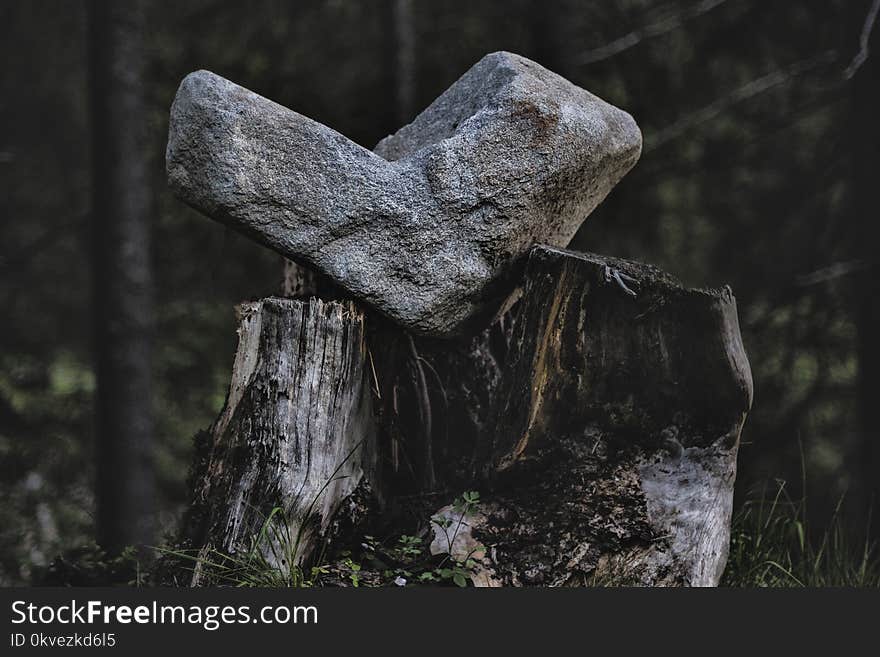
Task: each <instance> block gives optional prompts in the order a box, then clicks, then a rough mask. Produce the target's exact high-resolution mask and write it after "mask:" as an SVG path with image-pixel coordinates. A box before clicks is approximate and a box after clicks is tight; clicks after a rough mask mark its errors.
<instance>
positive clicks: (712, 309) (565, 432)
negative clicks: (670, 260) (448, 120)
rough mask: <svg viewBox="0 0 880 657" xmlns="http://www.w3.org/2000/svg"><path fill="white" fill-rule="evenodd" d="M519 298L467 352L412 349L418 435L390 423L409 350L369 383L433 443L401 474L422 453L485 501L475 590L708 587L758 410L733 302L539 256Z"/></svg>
mask: <svg viewBox="0 0 880 657" xmlns="http://www.w3.org/2000/svg"><path fill="white" fill-rule="evenodd" d="M618 279H619V281H618ZM512 299H513V300H516V301H512V307H511V308H510V310H509V311H508V312H506V313H505V314H504V315H503V316H502V317H501V318H500V319H499V320H498V321H496V323H495V324H494V325H493V326H492V327H490V328H489V329H487V330H486V331H485V332H483V333H482V334H481V335H479V336H477V337H475V338H474V339H473V340H471V341H469V342H467V343H462V344H460V345H458V346H457V347H455V348H452V347H451V345H450V344H449V343H443V342H439V341H430V340H424V339H423V340H417V341H416V343H415V351H416V352H417V353H418V358H419V360H420V361H421V362H422V367H423V369H424V370H426V371H429V372H430V373H431V376H430V379H429V380H430V382H431V383H430V384H429V390H428V393H427V394H425V393H418V394H416V393H415V392H410V393H409V395H410V398H411V399H417V398H418V397H420V396H421V397H427V399H428V401H427V402H422V406H423V407H428V408H433V409H434V413H433V417H434V422H433V423H432V429H431V430H430V431H429V432H428V435H425V430H424V426H423V424H422V423H420V418H421V415H422V414H421V413H416V414H413V413H409V414H406V413H401V412H399V408H400V407H403V408H407V407H409V405H408V404H401V403H400V402H399V398H400V395H401V392H400V391H406V390H413V389H414V388H415V387H414V386H413V385H412V384H411V383H410V384H409V386H408V385H407V382H408V381H412V375H411V374H410V373H407V372H406V370H405V369H404V368H402V367H400V366H399V365H398V366H396V368H395V366H394V365H393V363H394V362H395V355H394V354H396V358H397V359H398V361H397V362H398V363H399V362H400V360H401V359H403V358H405V353H406V349H404V348H402V347H400V346H398V347H397V348H396V349H392V356H390V357H388V358H386V359H385V360H384V361H382V366H381V367H380V368H379V371H380V376H379V380H380V382H383V387H382V391H383V395H382V399H383V403H384V405H385V407H386V408H385V415H386V417H392V418H394V419H395V420H396V424H395V425H394V429H395V432H396V434H397V435H399V436H402V437H403V438H401V439H400V440H399V442H401V443H402V444H405V445H420V444H421V443H422V442H423V441H425V440H427V441H429V442H430V443H432V444H431V446H430V447H429V448H424V447H416V448H415V450H414V451H415V457H414V458H410V459H398V461H399V462H400V463H407V462H412V461H415V462H419V454H420V453H422V452H423V451H425V450H426V449H427V450H428V451H429V452H431V453H433V454H434V455H435V461H438V462H439V463H441V464H442V465H441V467H439V468H438V472H437V474H438V487H439V488H450V489H453V490H463V489H465V488H478V489H480V490H482V491H485V490H486V489H490V490H492V491H493V492H492V493H491V494H490V495H488V496H487V495H486V494H484V495H483V500H484V502H485V503H484V504H483V506H482V507H481V508H480V509H477V510H476V511H475V515H474V517H472V518H468V519H466V522H465V523H464V526H465V528H466V533H467V534H471V533H472V534H473V535H474V536H475V537H476V538H475V540H476V541H477V542H482V543H483V544H484V545H485V546H486V547H487V548H491V550H489V552H487V557H486V558H487V561H486V563H485V564H484V565H485V568H484V569H482V571H481V572H480V573H478V574H477V576H475V578H474V581H475V583H477V584H480V585H485V584H486V582H487V580H486V577H485V573H486V572H487V571H491V572H494V573H495V576H494V577H493V578H492V579H491V583H492V584H493V585H494V584H496V583H499V582H500V583H505V584H543V585H561V584H565V585H576V584H584V583H593V584H603V583H612V582H614V583H629V584H644V585H660V584H667V585H715V584H717V583H718V581H719V580H720V577H721V574H722V573H723V569H724V565H725V563H726V559H727V549H728V542H729V532H730V516H731V508H732V499H733V484H734V478H735V473H736V454H737V448H738V444H739V435H740V429H741V427H742V424H743V422H744V420H745V417H746V413H747V412H748V410H749V408H750V406H751V400H752V380H751V372H750V369H749V365H748V360H747V358H746V355H745V352H744V350H743V346H742V342H741V338H740V333H739V326H738V319H737V314H736V302H735V299H734V298H733V295H732V293H731V292H730V290H729V289H728V288H725V289H722V290H688V289H685V288H683V287H682V286H681V285H680V284H679V283H678V282H677V281H675V280H674V279H673V278H672V277H670V276H668V275H666V274H664V273H663V272H661V271H659V270H657V269H656V268H653V267H648V266H644V265H640V264H636V263H631V262H626V261H623V260H618V259H615V258H608V257H603V256H598V255H594V254H579V253H572V252H567V251H562V250H559V249H552V248H548V247H537V248H535V249H534V250H533V251H532V252H531V254H530V257H529V259H528V263H527V265H526V269H525V273H524V275H523V285H522V286H521V288H520V289H519V290H517V291H516V292H515V293H514V295H512ZM383 338H384V340H385V344H389V343H393V342H394V341H393V340H389V339H388V336H387V334H386V335H384V336H383ZM402 342H403V340H402V339H399V340H398V343H402ZM378 351H380V349H379V348H378V347H377V348H376V349H374V352H378ZM389 361H390V362H391V363H392V365H389V363H388V362H389ZM383 367H384V368H386V369H384V370H383ZM388 370H390V371H392V372H395V371H396V372H397V375H396V376H392V377H387V376H383V373H384V372H387V371H388ZM394 393H396V394H397V397H395V396H394ZM395 399H397V400H398V402H397V404H396V408H388V407H389V406H390V405H391V403H392V400H395ZM386 429H387V423H386ZM438 455H439V456H438ZM421 462H424V459H422V461H421ZM398 467H399V469H400V470H402V469H403V465H400V466H398ZM481 479H482V483H480V481H481ZM450 513H452V511H451V509H449V508H444V509H441V511H440V515H447V516H448V515H449V514H450ZM451 520H453V521H454V522H453V524H457V522H458V517H455V518H451ZM435 531H437V528H435ZM437 538H439V536H438V537H437ZM462 540H463V542H464V544H466V545H471V541H470V540H469V538H468V537H467V536H463V537H462ZM435 542H437V541H435ZM439 543H440V544H441V545H442V543H443V541H442V540H440V541H439Z"/></svg>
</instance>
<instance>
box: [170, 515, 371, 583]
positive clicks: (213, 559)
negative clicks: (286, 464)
mask: <svg viewBox="0 0 880 657" xmlns="http://www.w3.org/2000/svg"><path fill="white" fill-rule="evenodd" d="M301 545H302V530H301V529H300V530H298V531H297V532H291V529H290V525H289V523H288V522H287V520H286V518H285V515H284V511H283V509H281V508H278V507H276V508H274V509H272V511H271V512H270V513H269V515H268V517H267V518H266V519H265V521H264V522H263V524H262V526H261V527H260V531H259V532H258V533H257V534H256V535H254V536H252V537H251V542H250V546H249V547H248V549H247V550H244V551H241V552H236V553H233V554H228V553H226V552H222V551H220V550H216V549H213V548H212V549H207V550H178V549H166V548H158V551H159V552H160V553H161V554H162V555H164V556H165V557H166V558H170V559H172V560H176V561H178V562H179V563H180V564H181V568H182V569H183V570H185V571H187V572H188V573H190V574H191V575H195V574H198V576H199V578H200V581H201V582H203V583H204V584H213V585H225V586H236V587H272V588H286V587H290V588H303V587H309V586H312V585H313V584H314V582H315V580H316V579H317V578H319V577H320V576H321V575H322V574H323V573H324V572H325V569H324V568H322V567H321V566H314V567H312V568H310V569H308V570H306V569H304V568H303V566H302V565H301V563H300V561H301V556H302V555H301V554H300V547H301ZM353 581H354V580H353ZM355 586H357V584H355Z"/></svg>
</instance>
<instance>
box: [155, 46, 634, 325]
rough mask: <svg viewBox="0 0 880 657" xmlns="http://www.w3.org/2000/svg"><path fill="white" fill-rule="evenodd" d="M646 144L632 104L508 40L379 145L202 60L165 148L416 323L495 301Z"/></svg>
mask: <svg viewBox="0 0 880 657" xmlns="http://www.w3.org/2000/svg"><path fill="white" fill-rule="evenodd" d="M640 152H641V133H640V131H639V129H638V127H637V126H636V124H635V122H634V121H633V119H632V117H631V116H630V115H629V114H627V113H626V112H623V111H621V110H619V109H617V108H615V107H613V106H611V105H609V104H608V103H606V102H604V101H602V100H601V99H599V98H597V97H596V96H594V95H592V94H590V93H589V92H587V91H585V90H583V89H581V88H579V87H576V86H575V85H573V84H571V83H570V82H568V81H567V80H565V79H563V78H562V77H560V76H558V75H556V74H555V73H552V72H550V71H548V70H547V69H545V68H543V67H542V66H540V65H538V64H536V63H535V62H532V61H530V60H528V59H525V58H523V57H520V56H518V55H514V54H511V53H506V52H498V53H493V54H490V55H487V56H485V57H484V58H483V59H481V60H480V61H479V62H478V63H477V64H476V65H475V66H474V67H473V68H471V69H470V70H469V71H468V72H467V73H465V74H464V75H463V76H462V77H461V78H460V79H459V80H458V81H457V82H455V83H454V84H453V85H452V86H451V87H450V88H449V89H448V90H447V91H446V92H444V93H443V95H442V96H440V97H439V98H438V99H437V100H435V101H434V102H433V103H432V104H431V105H430V107H428V108H427V109H426V110H425V111H423V112H422V113H421V114H420V115H419V116H418V117H417V118H416V119H415V121H413V122H412V123H411V124H409V125H407V126H405V127H403V128H401V129H400V130H399V131H398V132H397V133H396V134H394V135H391V136H389V137H386V138H385V139H383V140H382V141H381V142H380V143H379V144H378V146H376V149H375V152H370V151H369V150H367V149H365V148H363V147H361V146H359V145H358V144H355V143H354V142H352V141H350V140H349V139H347V138H346V137H344V136H342V135H340V134H339V133H338V132H335V131H334V130H332V129H330V128H328V127H326V126H324V125H322V124H320V123H317V122H315V121H312V120H311V119H308V118H306V117H304V116H302V115H300V114H297V113H296V112H293V111H291V110H289V109H287V108H285V107H282V106H281V105H278V104H276V103H274V102H272V101H270V100H267V99H266V98H263V97H261V96H259V95H257V94H255V93H253V92H251V91H248V90H247V89H244V88H243V87H240V86H238V85H236V84H234V83H232V82H230V81H229V80H226V79H224V78H221V77H219V76H217V75H214V74H213V73H209V72H207V71H198V72H195V73H192V74H190V75H188V76H187V77H186V78H185V79H184V80H183V82H182V83H181V85H180V89H179V90H178V92H177V97H176V98H175V100H174V104H173V106H172V108H171V124H170V129H169V136H168V149H167V153H166V159H167V170H168V179H169V181H170V184H171V187H172V188H173V189H174V191H175V192H176V193H177V194H178V195H179V196H180V197H181V198H182V199H184V200H185V201H186V202H187V203H189V204H190V205H192V206H193V207H195V208H197V209H198V210H201V211H202V212H204V213H205V214H207V215H209V216H211V217H213V218H214V219H216V220H218V221H221V222H223V223H225V224H228V225H230V226H233V227H234V228H236V229H238V230H240V231H242V232H243V233H245V234H247V235H249V236H251V237H252V238H254V239H256V240H258V241H259V242H261V243H263V244H265V245H267V246H269V247H271V248H273V249H275V250H276V251H278V252H279V253H281V254H283V255H285V256H287V257H289V258H292V259H294V260H296V261H298V262H300V263H303V264H306V265H309V266H311V267H314V268H315V269H317V270H318V271H320V272H322V273H324V274H325V275H327V276H329V277H330V278H331V279H333V280H334V281H335V282H337V283H338V284H339V285H340V286H342V287H343V288H345V289H346V290H347V291H349V292H350V293H351V294H352V295H353V296H355V297H356V298H357V299H359V300H361V301H363V302H365V303H367V304H369V305H371V306H373V307H374V308H376V309H378V310H379V311H381V312H382V313H384V314H385V315H387V316H389V317H390V318H392V319H393V320H395V321H396V322H398V323H399V324H401V325H403V326H404V327H406V328H407V329H409V330H412V331H414V332H417V333H420V334H425V335H433V336H451V335H454V334H457V333H462V332H464V331H465V330H468V329H469V328H470V324H472V323H477V322H479V321H481V320H483V319H486V318H487V317H488V316H489V315H491V314H492V313H494V312H495V311H497V309H498V307H499V305H500V304H501V302H502V301H503V299H504V297H505V295H506V293H507V292H509V288H508V285H509V278H510V274H511V273H512V271H513V268H514V265H515V264H516V262H517V261H518V258H519V256H521V255H523V254H524V253H525V252H526V251H528V249H529V248H530V247H531V246H532V245H534V244H536V243H544V244H550V245H555V246H565V245H567V244H568V242H569V241H570V240H571V238H572V237H573V236H574V234H575V232H576V231H577V229H578V227H579V226H580V225H581V223H583V221H584V219H586V217H587V215H588V214H589V213H590V212H591V211H592V210H593V209H594V208H595V207H596V206H597V205H598V204H599V203H600V202H601V201H602V199H603V198H604V197H605V196H606V195H607V194H608V192H609V191H610V190H611V188H612V187H613V186H614V185H615V184H616V183H617V182H618V181H619V180H620V179H621V178H622V177H623V175H624V174H625V173H626V172H627V171H629V169H630V168H631V167H632V166H633V164H635V162H636V160H637V159H638V156H639V154H640Z"/></svg>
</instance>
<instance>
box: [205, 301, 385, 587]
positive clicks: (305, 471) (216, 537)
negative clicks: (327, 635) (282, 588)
mask: <svg viewBox="0 0 880 657" xmlns="http://www.w3.org/2000/svg"><path fill="white" fill-rule="evenodd" d="M239 310H240V328H239V345H238V350H237V352H236V356H235V363H234V365H233V371H232V383H231V384H230V387H229V394H228V397H227V400H226V404H225V406H224V408H223V411H222V412H221V413H220V417H218V418H217V420H216V422H215V423H214V425H213V426H212V427H211V430H210V438H209V444H208V446H207V451H206V453H205V455H204V456H205V462H204V463H203V464H202V465H201V467H200V468H199V471H200V472H199V474H198V475H197V476H196V478H195V481H194V491H193V493H194V501H193V506H194V511H193V512H191V513H190V519H189V525H190V526H189V527H188V528H187V533H188V535H189V539H190V541H191V542H192V543H193V544H194V545H196V546H198V547H199V548H200V550H201V556H202V558H203V559H204V558H205V557H206V555H208V554H210V553H212V552H213V551H217V552H221V553H232V554H234V553H236V552H240V551H242V550H250V549H251V548H252V547H254V541H255V540H257V539H256V537H257V536H258V535H259V534H260V532H261V530H262V529H263V527H264V525H265V523H266V522H267V521H268V520H269V519H270V517H271V516H272V514H273V512H275V510H276V509H277V510H279V512H280V516H279V518H277V520H279V521H280V522H282V523H283V526H282V528H281V529H280V530H279V528H278V526H273V528H272V530H271V533H270V534H269V535H268V536H267V537H266V539H267V540H266V541H265V542H264V543H263V544H261V545H258V546H256V547H257V549H260V550H261V551H262V552H263V555H264V557H265V558H266V559H267V560H268V561H270V562H276V561H279V560H282V559H283V560H286V561H287V562H288V563H296V562H299V561H301V560H302V559H304V558H305V557H307V556H309V555H310V554H311V551H312V549H313V547H314V545H315V540H316V538H317V535H318V534H320V533H321V532H322V531H324V530H325V529H326V528H327V526H328V524H329V522H330V521H331V519H332V518H333V515H334V512H335V511H336V509H337V508H338V506H339V504H340V503H341V502H342V501H343V500H345V499H346V498H347V497H348V496H349V495H350V494H351V493H352V492H353V491H354V489H355V488H356V487H357V485H358V483H359V482H360V480H361V478H362V477H363V476H364V474H365V473H368V474H370V475H372V474H373V472H374V470H375V458H376V451H375V424H374V419H373V412H372V397H371V393H370V388H369V382H368V379H367V371H368V368H367V351H366V345H365V342H364V316H363V313H361V312H360V311H359V310H358V309H357V308H356V307H355V306H354V305H353V304H351V303H337V302H329V303H325V302H323V301H320V300H318V299H311V300H310V301H297V300H292V299H281V298H269V299H263V300H261V301H257V302H255V303H249V304H244V305H242V306H241V307H240V309H239ZM278 531H282V532H283V533H284V535H279V534H278ZM291 547H295V553H293V554H291V553H290V548H291ZM200 578H201V572H200V570H197V571H196V573H195V576H194V580H193V581H194V583H198V582H199V581H200Z"/></svg>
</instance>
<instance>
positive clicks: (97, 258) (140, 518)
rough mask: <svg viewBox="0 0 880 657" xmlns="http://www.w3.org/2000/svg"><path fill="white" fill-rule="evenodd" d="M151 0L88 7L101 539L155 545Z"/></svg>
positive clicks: (110, 544) (112, 544)
mask: <svg viewBox="0 0 880 657" xmlns="http://www.w3.org/2000/svg"><path fill="white" fill-rule="evenodd" d="M144 10H145V2H144V0H133V1H130V2H115V1H112V0H92V2H91V4H90V30H91V38H90V48H91V50H90V60H89V66H90V82H91V89H90V91H91V111H92V122H93V123H92V131H93V152H92V157H93V169H92V185H93V222H94V223H93V230H94V233H93V244H94V253H93V275H94V298H93V303H94V338H95V356H96V361H97V362H96V367H97V381H98V383H97V402H96V404H97V408H96V434H97V435H96V450H97V451H96V465H97V478H96V490H95V493H96V495H95V496H96V503H97V534H98V536H97V538H98V542H99V544H100V545H101V546H102V547H104V548H105V549H107V550H108V551H110V552H111V553H112V552H117V551H118V550H119V549H120V548H122V547H124V546H126V545H137V544H144V543H149V542H151V540H152V529H153V527H152V523H153V517H152V516H153V510H154V494H155V489H154V486H155V484H154V481H153V464H152V451H153V418H152V409H151V394H150V393H151V381H150V378H151V377H150V366H151V344H150V343H151V325H152V313H153V308H152V273H151V266H150V190H149V185H148V168H147V161H146V147H145V143H144V133H145V124H146V109H145V105H144V82H143V69H144V44H143V35H144Z"/></svg>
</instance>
